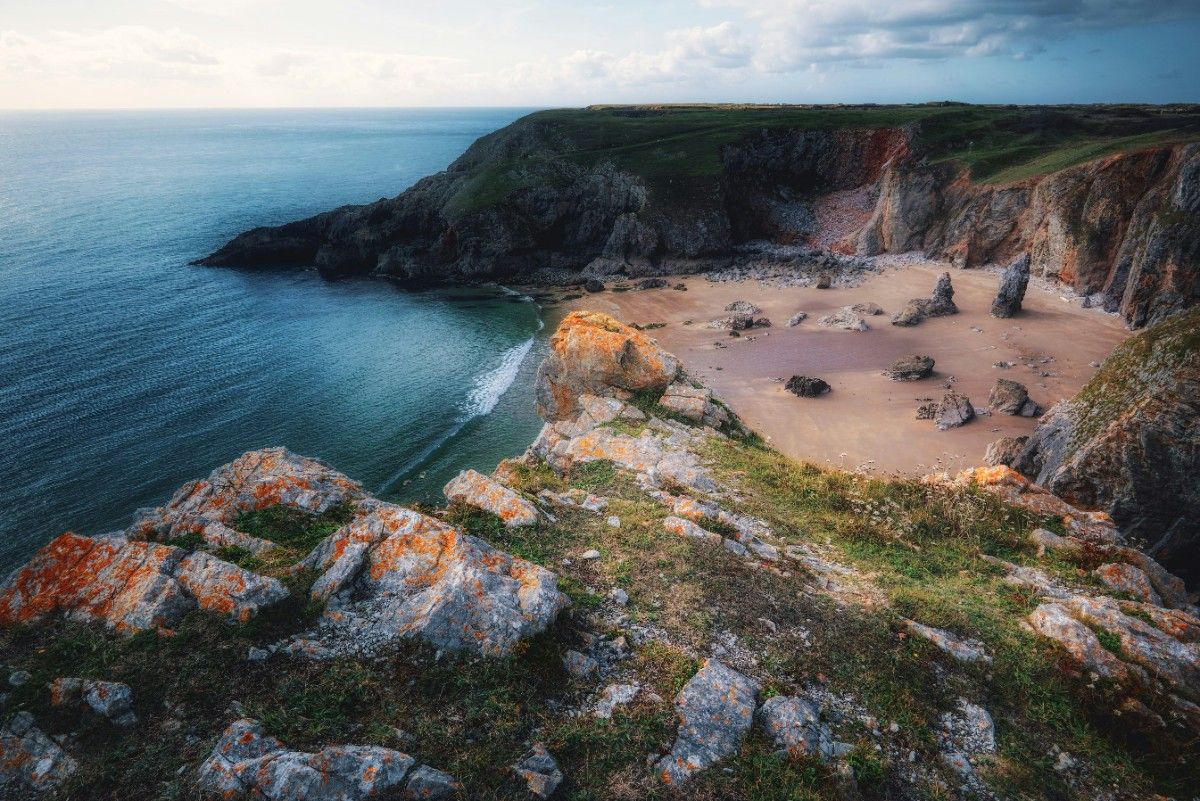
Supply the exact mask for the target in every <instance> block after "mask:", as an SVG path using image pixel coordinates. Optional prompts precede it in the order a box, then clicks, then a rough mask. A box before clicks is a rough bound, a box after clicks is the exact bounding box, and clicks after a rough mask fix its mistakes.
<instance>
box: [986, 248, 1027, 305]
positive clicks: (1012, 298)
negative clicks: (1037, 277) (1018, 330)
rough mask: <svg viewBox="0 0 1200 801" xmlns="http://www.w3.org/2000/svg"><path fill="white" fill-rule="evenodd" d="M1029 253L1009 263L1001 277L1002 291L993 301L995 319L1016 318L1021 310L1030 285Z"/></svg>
mask: <svg viewBox="0 0 1200 801" xmlns="http://www.w3.org/2000/svg"><path fill="white" fill-rule="evenodd" d="M1029 263H1030V259H1029V253H1027V252H1026V253H1022V254H1021V255H1020V256H1018V257H1017V258H1015V259H1013V260H1012V261H1011V262H1009V264H1008V266H1007V267H1005V268H1004V274H1003V275H1002V276H1001V277H1000V289H999V290H998V291H997V292H996V299H995V300H993V301H992V316H993V317H1001V318H1003V317H1014V316H1016V313H1017V312H1018V311H1020V310H1021V301H1022V300H1024V299H1025V288H1026V286H1028V285H1029Z"/></svg>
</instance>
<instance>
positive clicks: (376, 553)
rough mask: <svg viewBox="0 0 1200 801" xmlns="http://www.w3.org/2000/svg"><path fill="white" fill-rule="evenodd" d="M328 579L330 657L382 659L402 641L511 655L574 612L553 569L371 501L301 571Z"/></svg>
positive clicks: (324, 588) (324, 589) (324, 630)
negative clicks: (561, 615) (411, 639)
mask: <svg viewBox="0 0 1200 801" xmlns="http://www.w3.org/2000/svg"><path fill="white" fill-rule="evenodd" d="M301 565H302V566H303V567H305V568H309V569H313V570H316V571H319V572H320V576H318V578H317V580H316V581H315V582H314V583H313V586H312V596H313V598H314V599H317V600H320V601H325V602H326V607H325V615H324V617H323V618H322V621H321V625H320V629H319V633H318V634H317V635H315V637H314V638H313V640H314V641H315V642H316V643H317V644H319V645H320V646H321V649H318V650H317V651H316V652H315V653H316V655H326V654H327V653H339V652H340V653H351V654H375V653H379V652H381V651H384V650H386V649H387V648H388V647H389V646H391V645H392V644H393V643H394V642H395V641H396V640H397V639H399V638H402V637H420V638H422V639H424V640H425V641H427V642H429V643H430V644H432V645H434V646H435V647H437V648H445V649H449V650H465V651H473V652H476V653H482V654H485V655H497V656H500V655H504V654H507V653H509V652H510V651H511V650H512V648H513V646H515V645H516V643H517V642H519V641H520V640H521V639H523V638H525V637H528V636H530V635H533V634H537V633H538V632H541V631H543V630H545V628H546V627H547V626H548V625H550V623H551V622H552V621H553V620H554V618H555V617H556V616H557V615H558V613H559V611H561V610H562V609H564V608H565V607H566V606H567V605H568V603H569V602H568V600H567V598H566V596H565V595H563V594H562V593H560V592H559V591H558V590H557V588H556V586H555V575H554V574H553V573H551V572H550V571H549V570H546V569H545V568H542V567H538V566H537V565H534V564H531V563H529V562H526V561H525V560H524V559H518V558H516V557H513V556H510V555H509V554H506V553H504V552H503V551H499V550H497V549H495V548H493V547H492V546H490V545H488V544H487V543H485V542H484V541H482V540H480V539H477V538H475V537H472V536H469V535H467V534H464V533H463V532H462V531H460V530H459V529H458V528H456V527H454V526H452V525H450V524H448V523H445V522H443V521H441V520H438V519H437V518H434V517H430V516H428V515H424V514H421V513H420V512H414V511H413V510H411V509H406V508H404V507H402V506H396V505H394V504H390V503H385V502H383V501H377V500H368V501H363V502H362V504H361V505H360V508H359V514H358V515H357V516H356V517H355V518H354V520H352V521H351V522H350V523H349V524H347V525H345V526H343V527H342V528H340V529H339V530H338V531H336V532H334V533H333V534H330V535H329V536H328V537H326V538H325V539H324V540H323V541H322V542H321V543H320V544H319V545H317V547H316V548H314V549H313V551H312V553H310V554H309V555H308V557H306V558H305V559H304V561H303V562H302V563H301Z"/></svg>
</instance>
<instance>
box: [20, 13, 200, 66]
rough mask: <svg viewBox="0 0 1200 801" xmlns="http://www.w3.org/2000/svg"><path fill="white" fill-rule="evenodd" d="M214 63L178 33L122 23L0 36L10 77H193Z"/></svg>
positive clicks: (192, 38) (197, 42)
mask: <svg viewBox="0 0 1200 801" xmlns="http://www.w3.org/2000/svg"><path fill="white" fill-rule="evenodd" d="M219 63H220V61H219V59H218V58H217V55H216V53H215V52H214V51H213V50H212V49H210V48H209V47H207V46H206V45H205V44H204V43H203V42H201V40H200V39H198V38H197V37H195V36H191V35H189V34H185V33H182V32H181V31H178V30H175V29H171V30H156V29H153V28H147V27H143V26H137V25H122V26H117V27H112V28H107V29H104V30H98V31H52V32H50V33H48V34H46V35H44V36H41V37H33V36H26V35H23V34H20V33H17V32H16V31H2V32H0V68H3V70H4V71H5V72H7V73H9V74H10V75H18V74H19V75H24V76H25V77H33V76H61V75H67V76H77V75H80V74H83V75H87V74H104V73H123V72H138V73H139V74H143V75H145V76H146V77H193V76H196V75H198V74H203V73H205V72H210V71H211V69H212V68H213V67H215V66H217V65H218V64H219Z"/></svg>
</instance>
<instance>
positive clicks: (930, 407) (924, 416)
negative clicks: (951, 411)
mask: <svg viewBox="0 0 1200 801" xmlns="http://www.w3.org/2000/svg"><path fill="white" fill-rule="evenodd" d="M937 413H938V404H937V403H936V402H934V401H929V402H928V403H922V404H921V405H920V406H918V407H917V419H918V420H932V419H933V418H935V417H937Z"/></svg>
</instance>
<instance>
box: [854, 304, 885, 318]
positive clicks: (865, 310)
mask: <svg viewBox="0 0 1200 801" xmlns="http://www.w3.org/2000/svg"><path fill="white" fill-rule="evenodd" d="M850 311H852V312H857V313H858V314H861V315H863V316H864V317H871V316H874V315H876V314H883V308H882V307H881V306H880V305H879V304H878V303H855V304H854V305H853V306H851V307H850Z"/></svg>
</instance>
